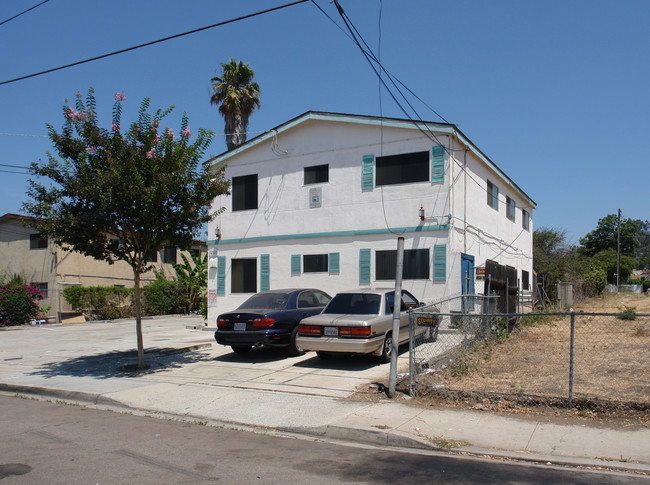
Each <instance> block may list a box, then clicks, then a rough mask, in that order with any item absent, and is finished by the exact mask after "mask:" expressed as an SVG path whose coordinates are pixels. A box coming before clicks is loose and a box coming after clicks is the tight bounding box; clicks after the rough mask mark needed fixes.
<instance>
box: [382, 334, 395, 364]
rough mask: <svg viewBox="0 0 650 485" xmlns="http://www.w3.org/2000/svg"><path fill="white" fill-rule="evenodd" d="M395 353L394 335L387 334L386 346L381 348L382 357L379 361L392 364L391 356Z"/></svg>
mask: <svg viewBox="0 0 650 485" xmlns="http://www.w3.org/2000/svg"><path fill="white" fill-rule="evenodd" d="M392 353H393V334H392V333H390V332H389V333H387V334H386V338H384V344H383V345H382V348H381V355H380V356H379V361H380V362H382V363H386V362H390V355H391V354H392Z"/></svg>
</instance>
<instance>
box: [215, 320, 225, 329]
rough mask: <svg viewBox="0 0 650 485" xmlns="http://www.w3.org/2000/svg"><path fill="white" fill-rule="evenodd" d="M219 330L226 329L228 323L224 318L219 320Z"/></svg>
mask: <svg viewBox="0 0 650 485" xmlns="http://www.w3.org/2000/svg"><path fill="white" fill-rule="evenodd" d="M217 328H226V321H225V320H224V319H223V318H218V319H217Z"/></svg>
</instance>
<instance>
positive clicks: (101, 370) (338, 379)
mask: <svg viewBox="0 0 650 485" xmlns="http://www.w3.org/2000/svg"><path fill="white" fill-rule="evenodd" d="M143 334H144V343H145V349H146V362H147V364H149V365H151V369H150V371H149V372H146V373H140V374H137V375H130V374H128V373H124V372H120V371H119V370H118V368H120V367H121V366H124V365H126V364H132V363H134V362H136V360H137V359H136V355H135V343H136V338H135V323H134V321H133V320H125V321H112V322H96V323H86V324H78V325H60V326H48V325H44V326H35V327H23V328H20V329H16V330H5V331H3V332H2V333H1V334H0V337H1V338H0V381H1V382H4V383H13V384H21V385H29V386H42V387H49V388H52V387H60V388H63V389H66V388H70V387H71V386H72V384H80V380H84V387H85V388H86V390H89V391H93V392H110V391H116V390H120V389H124V388H129V387H131V386H137V385H142V384H143V382H142V381H143V380H146V381H148V382H149V383H152V381H164V382H168V383H179V384H180V383H183V384H192V383H195V384H201V385H209V386H218V387H221V388H238V389H251V390H266V391H276V392H284V393H295V394H308V395H320V396H329V397H346V396H348V395H350V394H352V393H354V391H355V389H356V388H357V387H358V386H360V385H364V384H368V383H370V382H374V381H377V380H380V379H381V380H383V379H385V377H386V376H387V375H388V372H389V367H390V366H389V364H379V363H378V361H377V359H376V358H373V357H372V356H356V357H336V358H330V359H326V360H322V359H320V358H319V357H317V356H316V354H315V353H314V352H308V353H307V354H305V355H303V356H300V357H291V356H289V355H288V353H287V352H286V351H284V350H283V349H267V348H255V349H253V350H251V352H250V353H248V354H245V355H240V354H235V353H234V352H232V351H231V349H230V347H224V346H222V345H218V344H217V343H216V342H215V341H214V329H210V330H208V329H206V328H204V327H203V319H202V318H200V317H194V316H192V317H161V318H153V319H147V320H144V321H143ZM399 366H400V369H402V371H403V372H405V371H406V369H407V367H408V351H407V350H406V348H404V349H402V352H401V354H400V358H399ZM88 387H90V389H88Z"/></svg>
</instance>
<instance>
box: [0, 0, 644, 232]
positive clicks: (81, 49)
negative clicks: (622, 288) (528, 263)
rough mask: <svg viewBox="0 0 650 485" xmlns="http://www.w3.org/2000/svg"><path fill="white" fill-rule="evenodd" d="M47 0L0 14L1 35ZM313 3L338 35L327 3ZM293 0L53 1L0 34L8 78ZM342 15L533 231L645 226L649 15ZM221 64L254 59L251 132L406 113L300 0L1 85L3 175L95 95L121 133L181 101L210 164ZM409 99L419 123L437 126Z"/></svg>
mask: <svg viewBox="0 0 650 485" xmlns="http://www.w3.org/2000/svg"><path fill="white" fill-rule="evenodd" d="M40 1H41V0H16V1H12V2H2V3H0V22H1V21H3V20H5V19H8V18H10V17H12V16H14V15H16V14H18V13H20V12H22V11H24V10H26V9H28V8H30V7H32V6H34V5H36V4H37V3H39V2H40ZM316 2H317V4H318V5H320V7H321V8H322V9H323V10H324V11H325V12H327V13H328V14H329V15H330V16H331V17H332V19H334V20H335V21H336V22H337V23H338V24H339V26H341V25H342V22H341V19H340V17H339V15H338V13H337V11H336V8H335V6H334V4H333V3H330V2H329V0H316ZM285 3H289V0H286V1H282V0H280V1H277V0H272V1H271V0H267V1H257V0H250V1H242V2H214V1H207V0H206V1H204V0H192V1H190V2H177V1H171V0H158V1H156V2H145V1H137V0H136V1H133V0H129V1H126V0H114V1H111V2H87V1H82V0H49V1H48V2H47V3H45V4H43V5H41V6H40V7H38V8H36V9H34V10H32V11H31V12H28V13H26V14H24V15H22V16H20V17H18V18H16V19H14V20H12V21H10V22H7V23H5V24H3V25H0V45H2V46H3V49H2V50H1V51H0V65H2V70H1V71H0V82H2V81H7V80H10V79H13V78H16V77H20V76H23V75H27V74H31V73H35V72H39V71H42V70H45V69H49V68H53V67H58V66H61V65H65V64H69V63H72V62H75V61H79V60H83V59H86V58H90V57H94V56H98V55H102V54H105V53H109V52H112V51H116V50H119V49H123V48H127V47H130V46H133V45H137V44H141V43H145V42H149V41H152V40H156V39H159V38H162V37H166V36H170V35H173V34H177V33H181V32H184V31H188V30H192V29H196V28H199V27H203V26H206V25H210V24H215V23H218V22H222V21H225V20H229V19H232V18H236V17H240V16H242V15H246V14H250V13H253V12H256V11H259V10H264V9H267V8H270V7H273V6H279V5H282V4H285ZM340 4H341V5H342V7H343V8H344V9H345V12H346V14H347V16H348V17H349V18H350V19H351V20H352V22H353V23H354V25H355V27H356V28H357V29H358V30H359V32H360V33H361V35H362V36H363V37H364V39H365V40H366V41H367V42H368V44H369V45H370V47H371V48H372V49H373V50H375V52H377V51H379V53H380V55H381V61H382V64H383V65H384V66H385V67H386V68H387V69H388V70H389V71H390V72H391V73H393V74H394V75H395V76H396V77H397V78H399V80H400V81H402V82H403V83H404V84H405V85H406V86H408V87H409V89H411V90H412V91H414V92H415V93H416V94H417V95H418V96H419V97H420V98H422V100H423V101H425V102H426V103H427V104H428V105H429V106H430V107H432V108H434V109H435V110H436V111H437V112H438V113H440V114H441V115H443V116H444V117H445V118H446V119H447V120H448V121H449V122H451V123H455V124H457V125H458V126H459V128H460V129H461V130H462V131H463V132H464V133H465V135H467V136H468V137H469V138H470V139H471V140H472V141H473V142H474V143H475V144H476V145H477V146H478V147H479V148H480V149H481V150H482V151H483V152H484V153H486V154H487V155H488V156H489V157H490V158H491V159H492V160H493V161H494V162H495V163H496V164H497V165H498V166H499V167H500V168H501V169H502V170H503V171H504V172H505V173H506V174H508V176H510V178H512V179H513V180H514V181H515V182H516V183H517V184H518V185H519V186H520V187H521V188H522V189H523V190H524V191H525V192H526V193H527V194H528V195H529V196H530V197H531V198H532V199H533V200H535V202H536V203H537V205H538V207H537V209H536V210H535V211H534V214H533V217H534V226H535V228H539V227H542V226H546V227H552V228H556V229H560V230H565V231H566V232H567V236H568V241H569V242H570V243H577V242H578V239H579V238H580V237H582V236H584V235H585V234H586V233H588V232H589V231H591V230H593V229H594V228H595V227H596V224H597V222H598V219H600V218H601V217H604V216H605V215H607V214H613V213H615V212H616V211H617V209H619V208H620V209H621V210H622V212H623V215H624V216H625V217H628V218H633V219H643V220H647V219H650V214H649V210H648V194H649V193H650V190H649V189H648V188H649V186H650V163H649V162H650V155H649V153H650V151H648V150H647V140H648V139H649V137H650V34H649V32H650V2H648V1H647V0H622V1H620V2H613V1H602V0H561V1H560V0H549V1H544V2H533V1H521V0H492V1H485V0H457V1H454V2H431V1H430V0H403V1H399V2H398V1H394V0H393V1H390V0H386V1H384V2H380V1H379V0H340ZM380 7H381V9H380ZM380 11H381V21H380ZM380 33H381V35H380ZM380 39H381V42H380ZM379 48H380V50H379ZM231 57H235V58H237V59H240V60H243V61H244V62H247V63H249V64H250V65H251V67H252V68H253V69H254V70H255V73H256V80H257V81H258V82H259V84H260V87H261V101H262V107H261V109H260V110H259V111H256V112H255V113H254V114H253V116H252V118H251V120H250V124H249V131H250V132H262V131H265V130H268V129H270V128H273V127H275V126H277V125H279V124H281V123H283V122H285V121H287V120H289V119H291V118H294V117H296V116H297V115H299V114H301V113H303V112H305V111H309V110H318V111H332V112H344V113H354V114H367V115H380V114H382V113H383V115H384V116H391V117H400V118H401V117H404V115H403V113H402V111H401V110H400V108H399V107H398V106H397V105H395V103H394V102H393V101H392V100H391V99H390V97H389V96H388V95H386V93H385V92H383V94H382V95H381V96H382V97H381V100H382V102H381V103H380V89H379V82H378V80H377V78H376V76H375V74H374V72H373V71H372V70H371V68H370V67H369V65H368V64H367V62H366V60H365V59H364V57H363V56H362V55H361V53H360V51H359V49H358V48H357V47H356V46H355V45H354V44H353V43H352V42H351V40H350V39H349V38H348V37H346V35H344V33H343V32H342V31H341V30H340V29H339V27H337V26H336V25H335V24H334V23H332V21H331V20H330V19H328V18H327V17H326V16H325V15H323V13H322V12H321V11H320V10H319V9H318V8H317V7H316V6H315V5H314V4H313V3H312V2H307V3H303V4H300V5H296V6H292V7H289V8H286V9H283V10H279V11H276V12H272V13H269V14H266V15H263V16H259V17H255V18H253V19H249V20H244V21H241V22H237V23H233V24H229V25H227V26H224V27H218V28H214V29H210V30H207V31H203V32H200V33H197V34H193V35H190V36H186V37H182V38H180V39H176V40H172V41H168V42H165V43H161V44H157V45H154V46H150V47H146V48H142V49H139V50H136V51H132V52H129V53H126V54H122V55H118V56H114V57H110V58H107V59H103V60H99V61H95V62H92V63H88V64H84V65H81V66H77V67H73V68H70V69H66V70H61V71H58V72H54V73H50V74H46V75H42V76H38V77H34V78H31V79H26V80H22V81H18V82H14V83H9V84H4V85H0V113H2V115H1V117H0V133H1V134H0V164H4V165H18V166H27V165H29V163H30V162H32V161H35V160H39V159H46V152H47V151H48V150H50V149H51V144H50V142H49V140H48V139H47V138H44V137H42V135H45V134H46V133H47V132H46V127H45V125H46V123H51V124H53V125H54V126H55V127H56V128H57V129H58V128H60V127H61V125H62V123H63V117H62V113H61V107H62V106H63V104H64V101H65V99H66V98H67V99H71V100H72V99H73V96H74V93H75V92H76V91H77V90H81V91H82V92H83V93H85V92H86V91H87V89H88V88H89V87H90V86H92V87H93V88H94V89H95V90H96V96H97V100H98V110H99V115H100V123H101V124H103V125H104V126H106V127H108V126H109V125H110V108H111V106H112V103H113V101H114V93H115V92H118V91H124V93H125V95H126V101H125V102H124V103H123V104H124V108H125V110H124V116H123V124H128V123H130V122H131V121H133V119H134V118H135V116H136V113H137V109H138V107H139V105H140V102H141V101H142V98H144V97H145V96H148V97H150V98H151V101H152V107H153V108H166V107H168V106H169V105H172V104H173V105H175V106H176V110H175V111H174V113H173V115H172V116H170V117H169V118H167V123H164V125H165V126H170V127H172V128H173V129H174V131H178V129H179V127H180V115H181V114H182V112H183V111H186V112H187V114H188V116H189V119H190V126H191V128H192V129H193V131H194V130H196V129H197V128H199V127H203V128H209V129H212V130H214V131H215V132H216V133H217V134H218V136H216V137H215V139H214V142H213V144H212V146H211V147H210V149H209V153H210V154H213V155H216V154H219V153H221V152H223V151H224V150H225V141H224V139H223V136H221V134H222V133H223V119H222V118H221V116H220V115H219V113H218V111H217V108H216V107H215V106H211V105H210V103H209V96H210V78H211V77H212V76H214V75H215V69H216V68H218V67H219V63H220V62H225V61H227V60H228V59H229V58H231ZM412 102H413V103H414V106H415V108H416V110H417V112H418V115H419V116H420V117H421V118H423V119H425V120H428V121H439V118H438V117H437V116H436V115H435V114H434V113H433V112H431V111H430V110H429V108H427V107H426V106H424V105H422V104H420V103H419V102H417V101H414V100H412ZM8 134H11V135H8ZM15 135H41V136H15ZM252 136H255V133H253V134H252V135H251V136H249V137H252ZM0 170H5V171H1V172H0V214H4V213H7V212H20V210H21V203H22V202H23V201H24V200H25V189H26V186H27V180H28V176H27V175H25V174H16V173H7V171H12V170H16V169H13V168H9V167H5V166H0ZM16 171H20V170H16Z"/></svg>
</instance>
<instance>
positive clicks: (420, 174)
mask: <svg viewBox="0 0 650 485" xmlns="http://www.w3.org/2000/svg"><path fill="white" fill-rule="evenodd" d="M376 166H377V185H393V184H408V183H413V182H426V181H428V180H429V152H415V153H403V154H400V155H390V156H387V157H377V161H376Z"/></svg>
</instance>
